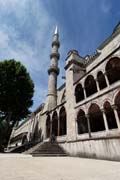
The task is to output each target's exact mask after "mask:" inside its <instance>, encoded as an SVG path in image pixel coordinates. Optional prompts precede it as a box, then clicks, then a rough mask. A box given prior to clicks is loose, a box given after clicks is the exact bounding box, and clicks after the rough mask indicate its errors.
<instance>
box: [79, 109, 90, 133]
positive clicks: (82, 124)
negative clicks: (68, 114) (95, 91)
mask: <svg viewBox="0 0 120 180" xmlns="http://www.w3.org/2000/svg"><path fill="white" fill-rule="evenodd" d="M77 129H78V134H84V133H88V124H87V118H86V117H85V112H84V111H83V110H81V109H80V111H79V113H78V115H77Z"/></svg>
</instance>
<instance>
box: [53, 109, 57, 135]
mask: <svg viewBox="0 0 120 180" xmlns="http://www.w3.org/2000/svg"><path fill="white" fill-rule="evenodd" d="M52 134H53V135H54V136H58V114H57V112H56V111H54V112H53V115H52Z"/></svg>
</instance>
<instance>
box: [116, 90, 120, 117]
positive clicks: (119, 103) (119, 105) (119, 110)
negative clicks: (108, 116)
mask: <svg viewBox="0 0 120 180" xmlns="http://www.w3.org/2000/svg"><path fill="white" fill-rule="evenodd" d="M115 105H116V108H117V113H118V116H119V120H120V91H119V93H118V94H117V96H116V98H115Z"/></svg>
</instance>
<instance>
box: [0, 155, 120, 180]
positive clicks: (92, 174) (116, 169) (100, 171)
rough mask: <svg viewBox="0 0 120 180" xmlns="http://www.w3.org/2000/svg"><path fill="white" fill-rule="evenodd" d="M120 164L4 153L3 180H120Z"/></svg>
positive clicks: (0, 166)
mask: <svg viewBox="0 0 120 180" xmlns="http://www.w3.org/2000/svg"><path fill="white" fill-rule="evenodd" d="M119 179H120V163H119V162H111V161H103V160H92V159H83V158H70V157H31V156H30V155H22V154H5V155H4V154H0V180H119Z"/></svg>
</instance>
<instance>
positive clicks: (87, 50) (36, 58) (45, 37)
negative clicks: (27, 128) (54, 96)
mask: <svg viewBox="0 0 120 180" xmlns="http://www.w3.org/2000/svg"><path fill="white" fill-rule="evenodd" d="M119 20H120V1H119V0H100V1H98V0H0V60H4V59H11V58H14V59H16V60H19V61H21V62H22V63H23V64H24V65H25V66H26V67H27V70H28V71H29V72H30V75H31V78H32V79H33V81H34V83H35V94H34V105H33V107H32V110H34V109H35V108H36V107H37V106H38V105H40V104H41V103H42V102H44V101H45V99H46V95H47V86H48V74H47V69H48V67H49V65H50V59H49V54H50V50H51V41H52V35H53V32H54V28H55V25H56V24H57V25H58V27H59V34H60V42H61V47H60V54H61V58H60V61H59V66H60V70H61V73H60V75H59V78H58V85H60V84H62V83H64V80H62V78H61V77H62V76H63V75H64V74H65V72H64V65H65V58H66V55H67V52H68V51H69V50H71V49H77V50H78V51H79V54H80V55H81V56H85V55H86V54H92V53H93V52H94V51H95V50H96V48H97V47H98V46H99V45H100V44H101V43H102V42H103V41H104V40H105V39H106V38H107V37H108V36H109V35H110V34H111V33H112V31H113V28H114V27H115V26H116V24H117V23H118V22H119Z"/></svg>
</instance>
